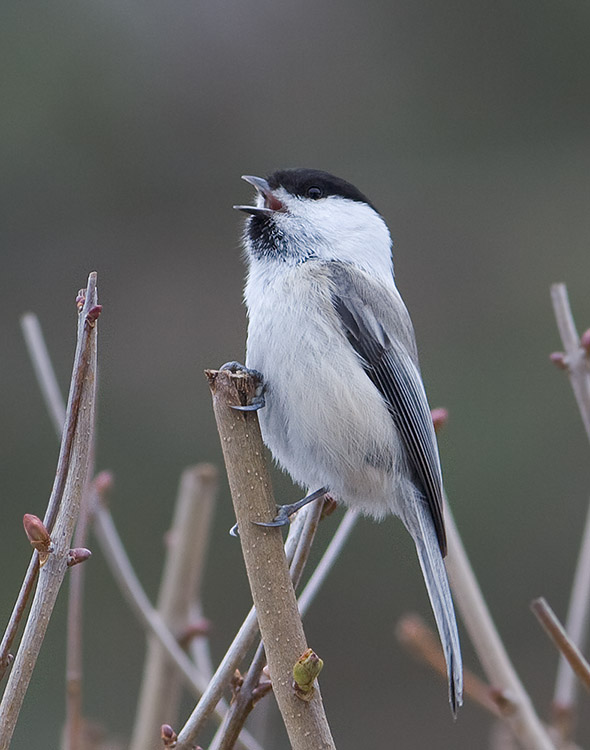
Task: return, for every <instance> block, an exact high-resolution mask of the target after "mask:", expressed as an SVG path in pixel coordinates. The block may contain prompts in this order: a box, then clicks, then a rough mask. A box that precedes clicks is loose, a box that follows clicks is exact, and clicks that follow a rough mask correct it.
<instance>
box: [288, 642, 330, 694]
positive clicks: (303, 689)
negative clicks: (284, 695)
mask: <svg viewBox="0 0 590 750" xmlns="http://www.w3.org/2000/svg"><path fill="white" fill-rule="evenodd" d="M323 666H324V662H323V661H322V659H320V657H319V656H318V655H317V654H316V653H315V652H314V651H313V650H312V649H311V648H308V649H307V650H306V651H304V652H303V653H302V654H301V656H300V657H299V659H298V660H297V661H296V662H295V666H294V667H293V680H294V683H293V687H294V688H295V693H296V695H297V697H298V698H301V700H304V701H310V700H311V699H312V698H313V694H314V692H315V689H314V686H313V683H314V681H315V679H316V677H317V676H318V675H319V673H320V672H321V671H322V667H323Z"/></svg>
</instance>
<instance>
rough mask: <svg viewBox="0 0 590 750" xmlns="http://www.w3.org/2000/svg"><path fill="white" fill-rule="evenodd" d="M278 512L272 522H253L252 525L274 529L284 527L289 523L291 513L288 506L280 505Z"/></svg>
mask: <svg viewBox="0 0 590 750" xmlns="http://www.w3.org/2000/svg"><path fill="white" fill-rule="evenodd" d="M278 509H279V512H278V513H277V515H276V516H275V517H274V518H273V519H272V521H254V522H253V523H255V524H256V526H264V527H265V528H271V529H272V528H274V527H275V526H285V525H286V524H288V523H289V516H290V515H291V513H293V511H292V510H291V506H290V505H280V506H278Z"/></svg>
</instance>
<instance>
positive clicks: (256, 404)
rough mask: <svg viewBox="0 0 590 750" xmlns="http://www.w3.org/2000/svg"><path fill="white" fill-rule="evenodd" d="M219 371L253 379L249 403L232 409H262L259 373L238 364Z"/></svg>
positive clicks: (224, 367) (262, 400)
mask: <svg viewBox="0 0 590 750" xmlns="http://www.w3.org/2000/svg"><path fill="white" fill-rule="evenodd" d="M219 369H220V370H229V371H230V372H233V373H236V374H237V373H244V374H245V375H250V377H252V378H254V380H255V381H256V391H255V393H254V396H253V398H252V400H251V401H250V403H249V404H246V405H245V406H232V407H231V408H232V409H235V410H236V411H258V409H262V407H263V406H265V404H266V402H265V400H264V378H263V377H262V373H261V372H258V370H251V369H250V368H249V367H246V366H245V365H242V364H240V362H226V363H225V364H224V365H222V366H221V367H220V368H219ZM232 531H233V529H232ZM234 536H235V535H234Z"/></svg>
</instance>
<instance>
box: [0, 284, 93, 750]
mask: <svg viewBox="0 0 590 750" xmlns="http://www.w3.org/2000/svg"><path fill="white" fill-rule="evenodd" d="M99 312H100V309H99V308H98V307H97V296H96V274H95V273H92V274H90V277H89V279H88V286H87V289H86V293H85V301H84V305H83V307H82V310H81V313H80V315H79V322H78V345H77V348H76V355H75V359H74V371H73V375H72V385H71V388H70V396H69V402H68V409H67V417H66V423H65V429H64V434H63V439H62V445H61V450H60V456H59V460H58V469H57V473H56V479H55V482H54V486H53V490H52V494H51V498H50V501H49V506H48V509H47V513H46V516H45V526H46V527H47V528H48V529H49V530H50V533H51V538H52V542H53V547H54V550H53V553H52V554H51V555H50V556H49V559H48V561H47V564H46V565H44V566H43V568H42V569H41V571H40V573H39V582H38V586H37V590H36V592H35V597H34V599H33V603H32V605H31V610H30V612H29V617H28V620H27V624H26V626H25V630H24V633H23V637H22V640H21V643H20V647H19V650H18V653H17V655H16V658H15V661H14V665H13V667H12V670H11V673H10V677H9V679H8V683H7V685H6V690H5V692H4V696H3V698H2V703H1V704H0V750H6V748H8V747H9V745H10V741H11V739H12V735H13V732H14V728H15V725H16V720H17V718H18V714H19V712H20V709H21V706H22V702H23V700H24V696H25V693H26V690H27V688H28V685H29V682H30V679H31V676H32V673H33V669H34V667H35V663H36V661H37V657H38V655H39V651H40V649H41V644H42V642H43V638H44V637H45V632H46V629H47V625H48V623H49V619H50V617H51V613H52V611H53V607H54V605H55V602H56V599H57V595H58V592H59V589H60V586H61V584H62V581H63V578H64V575H65V572H66V569H67V557H68V551H69V549H70V540H71V538H72V534H73V531H74V526H75V524H76V520H77V517H78V511H79V507H80V502H81V498H82V493H83V491H84V488H85V484H86V481H87V477H88V467H89V460H90V450H91V443H92V434H93V428H94V407H95V398H96V339H97V329H96V318H97V317H98V313H99ZM17 624H18V623H17ZM15 630H16V629H15ZM12 637H14V634H12ZM7 640H8V639H7ZM8 647H9V646H8Z"/></svg>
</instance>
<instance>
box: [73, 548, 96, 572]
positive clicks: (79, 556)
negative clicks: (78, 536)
mask: <svg viewBox="0 0 590 750" xmlns="http://www.w3.org/2000/svg"><path fill="white" fill-rule="evenodd" d="M91 556H92V552H91V551H90V550H89V549H86V548H85V547H74V549H71V550H70V551H69V552H68V561H67V565H68V568H71V567H72V566H73V565H78V563H81V562H85V561H86V560H88V558H89V557H91Z"/></svg>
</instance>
